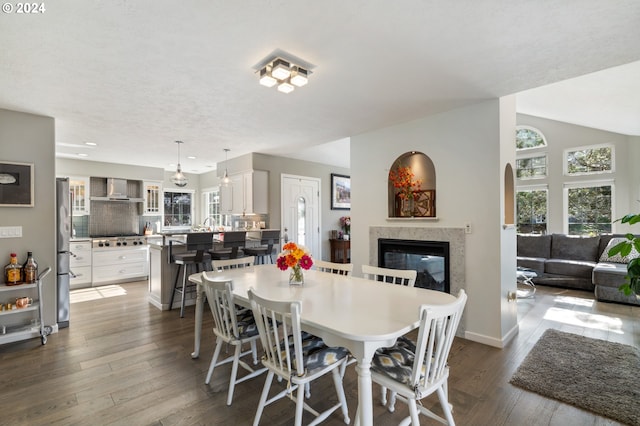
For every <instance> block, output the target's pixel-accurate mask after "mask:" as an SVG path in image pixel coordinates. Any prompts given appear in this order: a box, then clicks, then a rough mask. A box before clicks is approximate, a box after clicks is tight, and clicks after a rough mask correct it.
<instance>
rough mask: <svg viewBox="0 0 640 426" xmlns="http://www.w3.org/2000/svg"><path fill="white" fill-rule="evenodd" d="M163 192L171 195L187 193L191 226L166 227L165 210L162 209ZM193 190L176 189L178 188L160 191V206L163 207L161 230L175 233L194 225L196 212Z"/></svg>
mask: <svg viewBox="0 0 640 426" xmlns="http://www.w3.org/2000/svg"><path fill="white" fill-rule="evenodd" d="M165 192H172V193H188V194H191V225H189V226H166V225H165V224H164V223H165V220H164V219H165V218H164V216H165V214H166V213H167V212H166V209H164V193H165ZM195 193H196V191H195V189H178V188H166V189H163V190H162V198H163V200H162V206H163V211H162V229H163V230H168V231H175V230H184V229H191V227H193V226H194V224H195V211H196V206H195V203H196V197H195Z"/></svg>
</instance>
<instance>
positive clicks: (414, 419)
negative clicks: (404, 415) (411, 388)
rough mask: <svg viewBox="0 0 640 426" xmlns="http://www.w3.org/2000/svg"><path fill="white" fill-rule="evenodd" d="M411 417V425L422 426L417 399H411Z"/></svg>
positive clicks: (409, 402)
mask: <svg viewBox="0 0 640 426" xmlns="http://www.w3.org/2000/svg"><path fill="white" fill-rule="evenodd" d="M407 403H408V404H409V415H410V416H411V425H412V426H420V420H419V419H418V404H417V403H416V400H415V399H409V400H408V401H407Z"/></svg>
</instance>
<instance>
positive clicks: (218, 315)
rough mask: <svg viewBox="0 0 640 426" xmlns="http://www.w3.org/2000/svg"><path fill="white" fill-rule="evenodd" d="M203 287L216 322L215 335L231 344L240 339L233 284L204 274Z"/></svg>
mask: <svg viewBox="0 0 640 426" xmlns="http://www.w3.org/2000/svg"><path fill="white" fill-rule="evenodd" d="M202 286H203V287H204V292H205V294H206V296H207V301H208V302H209V303H208V305H209V307H210V308H211V313H212V314H213V321H214V330H213V331H214V333H215V334H216V335H217V336H220V337H222V338H223V339H224V340H225V341H227V342H229V341H231V340H234V339H238V338H239V333H238V324H237V315H236V308H235V304H234V302H233V282H232V281H231V280H228V279H218V278H216V277H215V276H209V275H207V273H204V272H203V273H202Z"/></svg>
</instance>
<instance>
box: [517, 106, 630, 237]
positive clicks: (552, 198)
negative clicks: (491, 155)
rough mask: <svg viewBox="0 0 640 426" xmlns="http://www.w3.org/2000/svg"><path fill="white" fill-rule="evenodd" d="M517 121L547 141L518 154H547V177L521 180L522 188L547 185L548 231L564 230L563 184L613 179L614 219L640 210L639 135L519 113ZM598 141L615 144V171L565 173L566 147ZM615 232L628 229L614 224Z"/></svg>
mask: <svg viewBox="0 0 640 426" xmlns="http://www.w3.org/2000/svg"><path fill="white" fill-rule="evenodd" d="M517 124H518V125H526V126H531V127H535V128H536V129H538V130H540V131H541V132H542V134H543V135H544V136H545V138H546V140H547V145H548V146H547V147H546V148H539V149H535V150H533V149H532V150H526V151H522V152H520V153H518V155H521V154H525V155H526V154H528V153H531V154H533V153H542V152H546V153H547V159H548V176H547V177H546V178H545V179H528V180H518V181H517V182H516V184H517V186H518V187H519V188H523V187H526V186H528V185H545V184H546V185H548V189H549V195H548V196H549V214H548V218H547V223H548V225H547V232H548V233H563V232H565V229H564V217H563V203H564V201H563V184H565V183H573V182H588V181H598V180H613V181H614V187H615V193H614V197H615V202H614V206H613V214H614V218H618V217H621V216H624V215H625V214H627V213H630V212H637V211H640V204H638V202H637V201H636V200H638V199H639V198H640V197H639V195H640V189H639V185H640V178H639V176H638V174H639V172H638V170H637V169H638V166H637V162H638V160H639V159H640V152H639V151H640V137H630V136H626V135H621V134H618V133H612V132H606V131H603V130H597V129H592V128H589V127H584V126H577V125H574V124H569V123H564V122H560V121H554V120H548V119H545V118H540V117H533V116H529V115H524V114H518V115H517ZM598 144H612V145H613V146H614V147H615V172H614V173H602V174H597V175H589V176H586V175H583V176H564V175H563V158H564V157H563V154H564V151H565V150H566V149H569V148H576V147H583V146H589V145H598ZM614 227H615V229H614V232H628V230H629V228H628V227H626V226H622V225H619V224H615V225H614Z"/></svg>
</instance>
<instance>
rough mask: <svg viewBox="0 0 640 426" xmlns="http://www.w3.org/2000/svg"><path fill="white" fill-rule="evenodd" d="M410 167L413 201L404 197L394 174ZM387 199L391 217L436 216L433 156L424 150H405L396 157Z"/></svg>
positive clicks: (390, 176) (388, 180)
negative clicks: (396, 185) (414, 183)
mask: <svg viewBox="0 0 640 426" xmlns="http://www.w3.org/2000/svg"><path fill="white" fill-rule="evenodd" d="M404 168H408V171H410V172H411V173H412V174H413V178H412V179H411V180H412V181H413V182H415V181H418V182H419V184H417V185H414V186H412V187H411V191H410V192H411V195H412V197H413V199H412V200H411V201H409V200H407V199H402V197H401V196H400V195H399V194H400V193H401V192H402V190H401V189H399V188H396V187H395V186H394V182H393V180H392V175H393V174H394V173H396V174H397V173H398V171H399V170H400V169H404ZM387 182H388V185H387V201H388V213H389V217H435V216H436V169H435V166H434V165H433V161H431V158H429V156H427V155H426V154H424V153H422V152H417V151H410V152H405V153H404V154H402V155H401V156H399V157H398V158H396V159H395V161H394V162H393V163H392V164H391V167H390V168H389V175H388V179H387Z"/></svg>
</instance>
